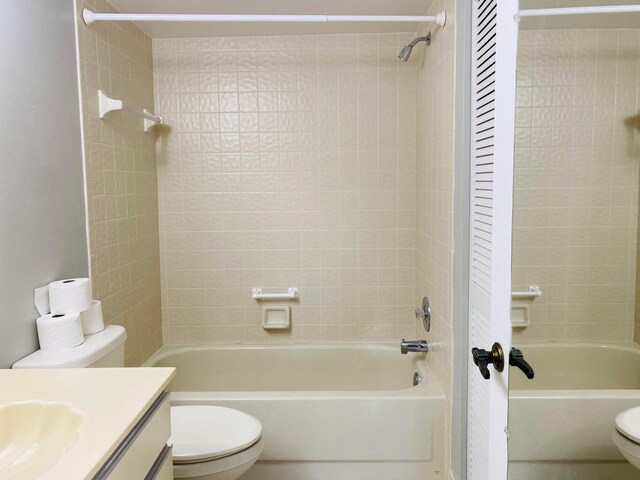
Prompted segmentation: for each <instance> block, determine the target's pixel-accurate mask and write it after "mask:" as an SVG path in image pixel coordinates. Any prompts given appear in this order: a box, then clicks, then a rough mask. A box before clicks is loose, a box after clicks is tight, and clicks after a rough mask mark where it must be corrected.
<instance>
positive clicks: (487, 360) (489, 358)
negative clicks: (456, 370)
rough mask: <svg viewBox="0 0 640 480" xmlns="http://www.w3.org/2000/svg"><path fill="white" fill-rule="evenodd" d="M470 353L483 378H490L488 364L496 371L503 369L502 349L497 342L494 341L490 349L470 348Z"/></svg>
mask: <svg viewBox="0 0 640 480" xmlns="http://www.w3.org/2000/svg"><path fill="white" fill-rule="evenodd" d="M471 355H472V356H473V363H475V364H476V365H477V366H478V370H480V374H481V375H482V376H483V377H484V379H485V380H489V379H490V378H491V372H489V365H493V368H495V369H496V371H498V372H501V371H503V370H504V351H503V350H502V345H500V344H499V343H498V342H496V343H494V344H493V346H492V347H491V350H490V351H487V350H484V349H482V348H476V347H474V348H472V349H471Z"/></svg>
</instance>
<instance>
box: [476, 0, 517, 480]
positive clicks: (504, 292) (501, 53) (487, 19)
mask: <svg viewBox="0 0 640 480" xmlns="http://www.w3.org/2000/svg"><path fill="white" fill-rule="evenodd" d="M472 1H473V37H472V38H473V44H472V62H473V67H472V106H471V112H472V113H471V114H472V127H471V128H472V130H471V131H472V145H471V195H470V198H471V215H470V219H471V235H470V239H471V240H470V255H469V257H470V270H469V271H470V279H469V342H470V347H478V348H481V349H486V350H490V349H491V346H492V345H493V343H494V342H499V343H500V344H501V345H502V348H503V350H504V354H505V357H506V358H505V368H504V370H503V371H502V372H498V371H496V370H495V369H494V367H493V366H489V367H488V370H489V373H490V375H491V377H490V378H489V379H485V378H483V376H482V375H481V374H480V371H479V369H478V367H476V366H475V365H474V363H473V361H472V356H471V352H469V361H470V364H469V378H468V387H469V406H468V419H467V429H468V430H467V431H468V442H467V461H468V465H467V468H468V470H467V472H468V475H467V476H468V478H469V479H470V480H489V479H491V480H505V479H506V478H507V462H508V453H507V431H506V428H507V413H508V404H509V398H508V393H509V392H508V373H509V366H508V352H509V351H510V350H511V322H510V309H511V215H512V185H513V139H514V115H515V73H516V53H517V52H516V46H517V35H518V25H517V22H516V20H515V19H514V15H515V14H516V13H517V7H518V2H517V0H472Z"/></svg>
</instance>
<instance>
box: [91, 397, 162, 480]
mask: <svg viewBox="0 0 640 480" xmlns="http://www.w3.org/2000/svg"><path fill="white" fill-rule="evenodd" d="M170 436H171V418H170V402H169V395H168V394H166V393H164V394H162V395H161V396H160V397H158V399H157V400H156V401H155V402H154V403H153V405H152V406H151V407H150V408H149V410H147V412H146V413H145V414H144V415H143V417H142V419H141V420H140V421H139V422H138V423H137V424H136V426H135V427H133V429H132V430H131V431H130V432H129V434H128V435H127V436H126V437H125V439H124V440H123V441H122V443H121V444H120V445H119V446H118V448H117V449H116V451H115V452H114V453H113V454H112V455H111V457H109V460H107V462H106V463H105V464H104V465H103V467H102V468H101V469H100V471H99V472H98V473H97V474H96V475H95V476H94V478H93V480H107V479H108V480H135V479H144V478H145V477H146V476H147V474H148V473H149V471H150V470H151V469H152V468H153V466H154V464H155V462H156V460H157V459H158V455H159V454H160V453H161V452H162V451H163V450H164V449H165V447H166V446H167V442H168V441H169V437H170ZM169 457H171V455H169Z"/></svg>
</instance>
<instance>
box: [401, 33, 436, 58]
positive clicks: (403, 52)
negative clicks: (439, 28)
mask: <svg viewBox="0 0 640 480" xmlns="http://www.w3.org/2000/svg"><path fill="white" fill-rule="evenodd" d="M419 42H427V45H431V32H429V33H427V35H426V36H424V37H418V38H416V39H415V40H414V41H413V42H411V43H410V44H409V45H405V46H404V47H402V50H400V53H399V54H398V58H399V59H400V60H402V61H403V62H406V61H407V60H409V57H410V56H411V51H412V50H413V47H415V46H416V44H417V43H419Z"/></svg>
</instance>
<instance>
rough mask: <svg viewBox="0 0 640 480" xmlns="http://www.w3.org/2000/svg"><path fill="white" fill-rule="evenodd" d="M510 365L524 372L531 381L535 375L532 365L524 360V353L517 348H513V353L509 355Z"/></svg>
mask: <svg viewBox="0 0 640 480" xmlns="http://www.w3.org/2000/svg"><path fill="white" fill-rule="evenodd" d="M509 365H511V366H512V367H517V368H519V369H520V370H522V372H523V373H524V374H525V375H526V376H527V378H528V379H529V380H531V379H532V378H533V376H534V375H535V373H534V371H533V368H531V365H529V364H528V363H527V361H526V360H525V359H524V355H523V354H522V351H521V350H519V349H517V348H515V347H514V348H512V349H511V352H510V353H509Z"/></svg>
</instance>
